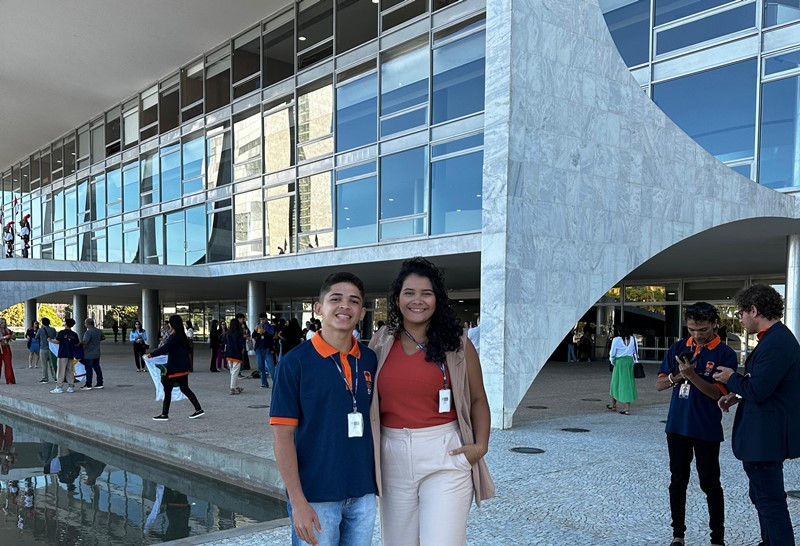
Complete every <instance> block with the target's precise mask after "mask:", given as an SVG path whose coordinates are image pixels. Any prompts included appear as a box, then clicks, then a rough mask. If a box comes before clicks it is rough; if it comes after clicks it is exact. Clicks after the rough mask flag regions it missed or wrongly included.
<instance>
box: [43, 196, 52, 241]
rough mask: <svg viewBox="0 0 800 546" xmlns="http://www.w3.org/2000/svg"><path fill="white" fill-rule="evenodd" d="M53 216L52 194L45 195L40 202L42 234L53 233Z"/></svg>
mask: <svg viewBox="0 0 800 546" xmlns="http://www.w3.org/2000/svg"><path fill="white" fill-rule="evenodd" d="M54 216H55V204H54V202H53V196H52V195H48V196H45V197H44V202H43V204H42V235H48V234H50V233H53V219H54Z"/></svg>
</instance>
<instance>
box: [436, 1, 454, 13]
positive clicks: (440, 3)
mask: <svg viewBox="0 0 800 546" xmlns="http://www.w3.org/2000/svg"><path fill="white" fill-rule="evenodd" d="M458 2H461V0H433V11H437V10H440V9H442V8H446V7H447V6H452V5H453V4H456V3H458Z"/></svg>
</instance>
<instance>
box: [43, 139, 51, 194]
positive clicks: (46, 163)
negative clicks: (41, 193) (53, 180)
mask: <svg viewBox="0 0 800 546" xmlns="http://www.w3.org/2000/svg"><path fill="white" fill-rule="evenodd" d="M41 166H42V187H44V186H46V185H47V184H49V183H50V175H51V172H52V171H51V169H50V148H49V147H48V148H47V149H46V151H45V152H42V161H41Z"/></svg>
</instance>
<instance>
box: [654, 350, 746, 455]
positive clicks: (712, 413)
mask: <svg viewBox="0 0 800 546" xmlns="http://www.w3.org/2000/svg"><path fill="white" fill-rule="evenodd" d="M686 352H692V353H694V354H696V355H697V360H696V361H695V367H694V369H695V371H696V372H697V375H699V376H700V377H701V378H702V379H703V380H704V381H708V382H709V383H711V384H713V385H714V386H715V387H716V388H718V389H719V390H720V392H722V394H727V393H728V391H727V390H726V389H725V385H723V384H722V383H719V382H717V381H715V380H714V378H713V377H712V376H713V375H714V373H715V372H716V371H717V370H718V369H719V368H722V367H725V368H731V369H733V370H736V367H737V366H738V362H737V360H736V353H735V352H734V351H733V349H731V348H730V347H728V346H727V345H725V344H724V343H722V341H721V340H720V339H719V336H715V337H714V339H712V340H711V341H710V342H709V343H707V344H706V345H703V346H700V347H698V346H697V345H695V344H694V341H693V340H692V338H689V339H681V340H680V341H677V342H675V343H673V345H672V347H670V348H669V351H667V356H666V358H664V361H663V362H662V363H661V367H660V368H659V369H658V374H659V376H666V375H669V374H670V373H672V374H677V373H678V372H679V371H680V370H679V368H678V363H677V362H676V361H675V357H676V356H678V355H681V354H683V353H686ZM679 393H680V387H676V388H674V389H672V401H671V402H670V405H669V416H668V417H667V427H666V431H667V432H668V433H672V434H680V435H682V436H688V437H689V438H696V439H698V440H704V441H707V442H722V441H723V439H724V436H723V434H722V410H720V409H719V407H718V406H717V402H716V400H712V399H711V398H709V397H708V396H706V395H705V394H703V393H702V392H700V390H699V389H698V388H697V387H695V386H694V385H692V387H691V389H690V390H689V397H688V398H681V397H680V396H679Z"/></svg>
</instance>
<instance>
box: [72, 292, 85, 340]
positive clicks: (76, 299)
mask: <svg viewBox="0 0 800 546" xmlns="http://www.w3.org/2000/svg"><path fill="white" fill-rule="evenodd" d="M86 313H87V311H86V294H73V295H72V318H73V319H75V327H74V328H73V330H75V333H76V334H78V337H80V338H81V339H83V332H84V331H85V330H86V326H84V324H83V321H85V320H86V317H87V314H86Z"/></svg>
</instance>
